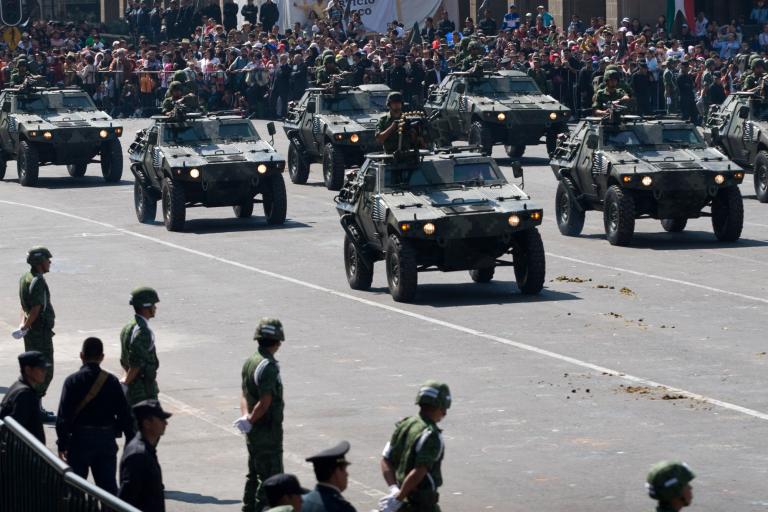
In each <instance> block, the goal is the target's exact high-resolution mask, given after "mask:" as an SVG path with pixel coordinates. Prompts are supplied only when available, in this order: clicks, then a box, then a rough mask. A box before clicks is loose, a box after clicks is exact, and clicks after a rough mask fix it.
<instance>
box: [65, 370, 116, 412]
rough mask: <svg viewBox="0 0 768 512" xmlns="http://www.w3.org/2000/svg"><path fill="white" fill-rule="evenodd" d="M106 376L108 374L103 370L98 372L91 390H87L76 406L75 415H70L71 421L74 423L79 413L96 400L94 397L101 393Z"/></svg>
mask: <svg viewBox="0 0 768 512" xmlns="http://www.w3.org/2000/svg"><path fill="white" fill-rule="evenodd" d="M108 376H109V374H108V373H107V372H105V371H104V370H101V371H100V372H99V376H98V377H96V380H95V381H94V382H93V385H92V386H91V389H89V390H88V394H87V395H85V398H83V399H82V400H81V401H80V403H79V404H77V409H75V414H73V415H72V421H74V420H75V418H77V416H78V415H79V414H80V412H81V411H82V410H83V409H84V408H85V406H86V405H88V404H89V403H90V402H91V400H93V399H94V398H96V396H97V395H98V394H99V391H101V388H102V387H103V386H104V383H105V382H107V377H108Z"/></svg>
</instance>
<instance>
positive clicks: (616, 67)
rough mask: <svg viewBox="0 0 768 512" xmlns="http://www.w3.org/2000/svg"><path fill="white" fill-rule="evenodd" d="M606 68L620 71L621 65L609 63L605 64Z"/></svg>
mask: <svg viewBox="0 0 768 512" xmlns="http://www.w3.org/2000/svg"><path fill="white" fill-rule="evenodd" d="M605 70H606V71H616V72H617V73H618V72H619V66H617V65H616V64H608V65H607V66H605Z"/></svg>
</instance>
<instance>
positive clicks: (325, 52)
mask: <svg viewBox="0 0 768 512" xmlns="http://www.w3.org/2000/svg"><path fill="white" fill-rule="evenodd" d="M329 55H330V56H331V57H333V50H325V51H324V52H323V54H322V57H323V59H325V58H326V57H327V56H329Z"/></svg>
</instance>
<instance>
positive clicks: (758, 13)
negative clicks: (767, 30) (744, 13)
mask: <svg viewBox="0 0 768 512" xmlns="http://www.w3.org/2000/svg"><path fill="white" fill-rule="evenodd" d="M749 20H750V21H751V22H753V23H756V24H758V25H764V24H765V23H766V22H768V7H766V6H765V0H757V5H755V7H754V8H753V9H752V12H751V13H750V14H749Z"/></svg>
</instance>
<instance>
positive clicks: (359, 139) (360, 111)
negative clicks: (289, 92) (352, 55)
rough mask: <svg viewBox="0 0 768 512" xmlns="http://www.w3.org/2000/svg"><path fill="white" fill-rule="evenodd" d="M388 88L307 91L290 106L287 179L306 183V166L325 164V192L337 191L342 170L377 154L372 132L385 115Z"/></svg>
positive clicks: (332, 87)
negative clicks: (374, 153) (372, 152)
mask: <svg viewBox="0 0 768 512" xmlns="http://www.w3.org/2000/svg"><path fill="white" fill-rule="evenodd" d="M390 92H391V91H390V89H389V87H387V86H386V85H381V84H370V85H359V86H356V87H348V86H341V85H339V84H338V82H332V83H331V85H329V86H328V87H323V88H310V89H307V91H306V92H305V93H304V95H303V96H302V97H301V99H300V100H299V101H298V102H296V103H295V104H291V105H289V108H288V115H287V117H286V120H285V123H284V125H283V129H284V130H285V134H286V136H287V137H288V141H289V146H288V176H289V177H290V178H291V181H292V182H293V183H300V184H301V183H306V182H307V179H308V178H309V166H310V164H312V163H315V162H321V163H322V164H323V180H324V181H325V186H326V187H327V188H328V189H329V190H339V189H340V188H341V186H342V184H343V183H344V170H345V169H346V168H348V167H354V166H359V165H360V164H362V163H363V160H364V159H365V158H364V157H365V154H366V153H368V152H371V151H377V150H379V149H380V145H379V144H376V140H375V131H376V124H377V123H378V121H379V117H380V116H381V114H382V113H383V112H385V111H386V110H387V107H386V101H387V95H388V94H389V93H390Z"/></svg>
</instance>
